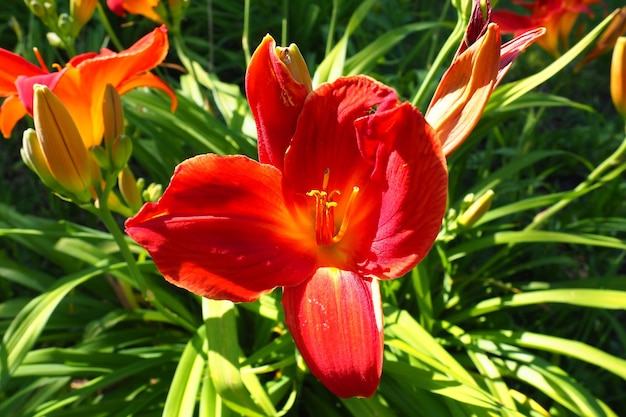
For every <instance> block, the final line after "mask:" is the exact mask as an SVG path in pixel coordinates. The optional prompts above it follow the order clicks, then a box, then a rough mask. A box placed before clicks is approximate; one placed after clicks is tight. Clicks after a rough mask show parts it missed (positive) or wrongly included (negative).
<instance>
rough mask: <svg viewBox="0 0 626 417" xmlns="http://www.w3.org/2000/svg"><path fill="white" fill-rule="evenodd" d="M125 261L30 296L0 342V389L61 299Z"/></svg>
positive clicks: (69, 278)
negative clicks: (31, 297)
mask: <svg viewBox="0 0 626 417" xmlns="http://www.w3.org/2000/svg"><path fill="white" fill-rule="evenodd" d="M125 266H126V264H124V263H122V264H114V265H111V264H109V262H108V261H104V262H102V263H101V266H99V267H93V268H88V269H86V270H85V271H80V272H77V273H75V274H71V275H68V276H66V277H64V278H62V279H60V280H59V281H58V282H57V284H56V285H55V286H54V288H52V289H51V290H49V291H47V292H45V293H43V294H41V295H40V296H38V297H36V298H34V299H33V300H32V301H31V302H30V303H28V305H27V306H26V307H25V308H24V309H23V310H22V311H21V312H20V314H19V315H18V316H16V317H15V320H13V322H12V323H11V326H10V327H9V329H8V330H7V332H6V333H5V334H4V337H3V338H2V344H1V345H0V389H1V388H2V387H4V386H5V385H6V383H7V382H8V381H9V379H10V378H11V375H12V374H13V373H14V372H15V370H16V369H17V367H18V366H19V365H20V363H21V362H22V360H23V359H24V357H25V356H26V354H27V353H28V351H29V350H30V349H32V347H33V346H34V344H35V342H36V341H37V338H38V337H39V335H40V334H41V332H42V331H43V329H44V327H45V326H46V324H47V323H48V319H49V318H50V315H51V314H52V312H53V311H54V310H55V308H56V307H57V305H58V304H59V303H60V302H61V300H63V298H64V297H65V296H66V295H67V294H68V293H69V292H70V291H72V290H73V289H74V288H76V287H77V286H78V285H80V284H82V283H84V282H85V281H87V280H89V279H90V278H93V277H94V276H97V275H99V274H102V273H103V272H105V271H112V270H115V269H120V268H123V267H125Z"/></svg>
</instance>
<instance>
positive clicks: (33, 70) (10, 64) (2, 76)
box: [0, 48, 46, 97]
mask: <svg viewBox="0 0 626 417" xmlns="http://www.w3.org/2000/svg"><path fill="white" fill-rule="evenodd" d="M0 62H2V66H0V97H6V96H9V95H12V94H15V93H16V92H17V90H16V89H15V81H16V80H17V77H18V76H20V75H23V76H26V77H33V76H35V75H42V74H46V71H44V70H42V69H41V68H39V67H37V66H35V65H33V64H31V63H30V62H28V61H27V60H25V59H24V58H22V57H21V56H20V55H18V54H16V53H13V52H11V51H7V50H6V49H2V48H0Z"/></svg>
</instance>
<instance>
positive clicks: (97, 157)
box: [89, 146, 111, 171]
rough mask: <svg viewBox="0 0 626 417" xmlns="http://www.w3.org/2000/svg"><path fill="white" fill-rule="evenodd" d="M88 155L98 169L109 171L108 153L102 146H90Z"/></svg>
mask: <svg viewBox="0 0 626 417" xmlns="http://www.w3.org/2000/svg"><path fill="white" fill-rule="evenodd" d="M89 154H90V155H91V157H92V158H93V159H94V161H96V164H98V167H100V168H102V169H103V170H105V171H108V170H109V169H111V158H109V153H108V152H107V151H106V149H104V148H103V147H102V146H92V147H91V148H89Z"/></svg>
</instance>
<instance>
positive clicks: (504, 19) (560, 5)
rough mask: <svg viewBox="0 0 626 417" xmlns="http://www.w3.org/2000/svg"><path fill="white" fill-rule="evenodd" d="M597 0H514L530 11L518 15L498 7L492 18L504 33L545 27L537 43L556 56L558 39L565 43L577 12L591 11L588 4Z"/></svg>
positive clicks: (557, 54) (515, 33) (587, 12)
mask: <svg viewBox="0 0 626 417" xmlns="http://www.w3.org/2000/svg"><path fill="white" fill-rule="evenodd" d="M599 2H600V0H535V1H532V2H525V1H522V0H514V3H516V4H519V5H521V6H523V7H524V8H526V9H527V10H528V11H530V13H531V14H530V15H521V14H517V13H514V12H511V11H509V10H498V11H496V12H494V13H493V20H494V22H496V23H497V24H499V25H500V28H501V30H502V32H503V33H512V34H513V35H514V36H518V35H520V34H521V33H523V32H526V31H528V30H532V29H535V28H538V27H545V28H546V36H544V37H543V38H541V39H539V40H538V41H537V44H538V45H539V46H541V47H542V48H543V49H545V50H546V51H548V52H549V53H551V54H552V55H554V56H559V55H560V51H559V42H562V43H564V44H566V40H567V37H568V36H569V34H570V32H571V31H572V28H573V26H574V23H575V22H576V19H577V18H578V16H579V15H580V14H581V13H586V14H588V15H592V13H591V10H590V9H589V8H588V7H587V6H589V5H591V4H595V3H599Z"/></svg>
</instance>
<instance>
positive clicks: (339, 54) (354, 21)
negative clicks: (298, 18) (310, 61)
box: [313, 0, 376, 88]
mask: <svg viewBox="0 0 626 417" xmlns="http://www.w3.org/2000/svg"><path fill="white" fill-rule="evenodd" d="M375 3H376V1H375V0H365V1H363V2H361V4H360V5H359V7H358V8H357V9H356V10H355V11H354V13H353V14H352V17H350V21H349V22H348V26H347V27H346V31H345V32H344V34H343V36H342V37H341V39H340V40H339V42H337V44H336V45H335V47H334V48H333V49H332V50H331V51H330V53H329V54H327V55H326V57H325V58H324V60H323V61H322V62H321V63H320V64H319V66H318V67H317V70H316V71H315V74H314V75H313V87H314V88H315V87H316V86H318V85H320V84H322V83H325V82H331V81H334V80H336V79H337V78H339V77H340V76H342V75H343V74H344V64H345V62H346V54H347V51H348V40H349V39H350V35H352V33H353V32H354V31H355V30H356V29H357V28H358V27H359V25H360V24H361V21H362V20H363V19H364V18H365V16H366V15H367V13H368V12H369V9H371V8H372V6H373V5H374V4H375Z"/></svg>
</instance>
